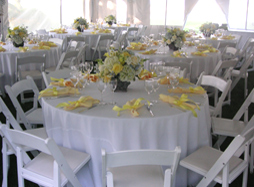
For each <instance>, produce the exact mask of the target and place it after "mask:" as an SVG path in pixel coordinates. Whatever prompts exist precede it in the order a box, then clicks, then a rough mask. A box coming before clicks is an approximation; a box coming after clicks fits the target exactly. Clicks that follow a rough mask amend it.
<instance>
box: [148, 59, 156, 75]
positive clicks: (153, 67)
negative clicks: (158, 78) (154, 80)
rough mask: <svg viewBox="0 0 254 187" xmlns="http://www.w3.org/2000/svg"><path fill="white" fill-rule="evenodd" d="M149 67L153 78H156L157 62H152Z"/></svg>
mask: <svg viewBox="0 0 254 187" xmlns="http://www.w3.org/2000/svg"><path fill="white" fill-rule="evenodd" d="M149 65H150V71H151V73H152V77H154V74H155V68H156V63H155V62H151V63H150V64H149Z"/></svg>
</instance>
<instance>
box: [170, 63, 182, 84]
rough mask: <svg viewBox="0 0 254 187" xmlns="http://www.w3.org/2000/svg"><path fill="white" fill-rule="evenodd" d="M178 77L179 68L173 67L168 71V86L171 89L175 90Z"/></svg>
mask: <svg viewBox="0 0 254 187" xmlns="http://www.w3.org/2000/svg"><path fill="white" fill-rule="evenodd" d="M179 76H180V67H177V66H174V67H172V68H171V71H170V84H171V86H172V89H175V88H176V86H177V85H178V84H179Z"/></svg>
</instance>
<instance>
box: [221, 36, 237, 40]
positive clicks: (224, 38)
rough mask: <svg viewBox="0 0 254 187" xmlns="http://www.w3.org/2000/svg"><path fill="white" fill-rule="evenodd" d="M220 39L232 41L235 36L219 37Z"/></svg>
mask: <svg viewBox="0 0 254 187" xmlns="http://www.w3.org/2000/svg"><path fill="white" fill-rule="evenodd" d="M221 39H223V40H233V39H235V36H232V35H224V36H222V37H221Z"/></svg>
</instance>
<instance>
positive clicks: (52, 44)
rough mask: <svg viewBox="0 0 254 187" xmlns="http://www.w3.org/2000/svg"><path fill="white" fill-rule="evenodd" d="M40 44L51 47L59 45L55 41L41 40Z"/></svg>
mask: <svg viewBox="0 0 254 187" xmlns="http://www.w3.org/2000/svg"><path fill="white" fill-rule="evenodd" d="M38 45H39V46H49V47H57V45H56V44H55V43H54V42H50V41H49V42H40V43H39V44H38Z"/></svg>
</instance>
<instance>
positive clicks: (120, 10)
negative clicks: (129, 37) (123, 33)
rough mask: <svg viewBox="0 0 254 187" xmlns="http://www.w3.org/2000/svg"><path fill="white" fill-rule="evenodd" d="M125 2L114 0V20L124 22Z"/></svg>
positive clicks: (125, 15) (125, 13)
mask: <svg viewBox="0 0 254 187" xmlns="http://www.w3.org/2000/svg"><path fill="white" fill-rule="evenodd" d="M126 20H127V4H126V1H124V0H116V21H117V23H126Z"/></svg>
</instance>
